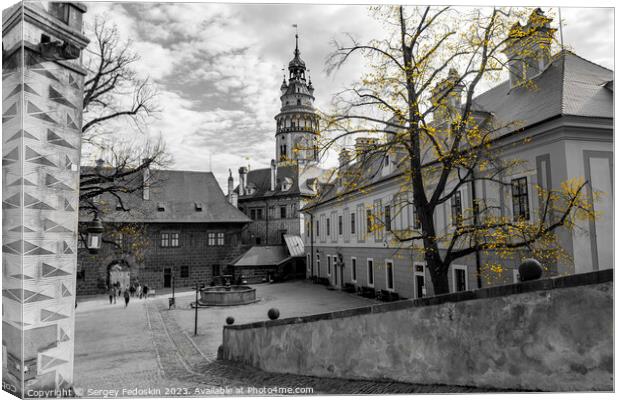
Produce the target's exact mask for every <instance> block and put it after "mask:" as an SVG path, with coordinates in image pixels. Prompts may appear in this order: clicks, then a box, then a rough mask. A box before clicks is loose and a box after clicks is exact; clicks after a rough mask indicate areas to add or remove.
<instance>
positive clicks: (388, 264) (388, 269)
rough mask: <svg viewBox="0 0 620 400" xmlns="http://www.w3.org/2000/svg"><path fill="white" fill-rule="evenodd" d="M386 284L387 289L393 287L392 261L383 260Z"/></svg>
mask: <svg viewBox="0 0 620 400" xmlns="http://www.w3.org/2000/svg"><path fill="white" fill-rule="evenodd" d="M385 274H386V286H387V288H388V289H389V290H392V289H394V263H393V262H392V261H386V262H385Z"/></svg>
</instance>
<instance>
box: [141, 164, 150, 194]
mask: <svg viewBox="0 0 620 400" xmlns="http://www.w3.org/2000/svg"><path fill="white" fill-rule="evenodd" d="M148 162H149V159H148V158H143V159H142V165H144V164H147V163H148ZM149 165H150V164H149ZM150 186H151V170H150V169H149V168H144V169H143V170H142V200H150V198H151V188H150Z"/></svg>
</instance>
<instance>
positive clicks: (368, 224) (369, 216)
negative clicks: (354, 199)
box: [366, 210, 372, 233]
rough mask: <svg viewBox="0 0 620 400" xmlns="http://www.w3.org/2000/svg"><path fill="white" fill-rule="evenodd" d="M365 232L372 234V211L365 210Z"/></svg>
mask: <svg viewBox="0 0 620 400" xmlns="http://www.w3.org/2000/svg"><path fill="white" fill-rule="evenodd" d="M366 232H368V233H370V232H372V210H366Z"/></svg>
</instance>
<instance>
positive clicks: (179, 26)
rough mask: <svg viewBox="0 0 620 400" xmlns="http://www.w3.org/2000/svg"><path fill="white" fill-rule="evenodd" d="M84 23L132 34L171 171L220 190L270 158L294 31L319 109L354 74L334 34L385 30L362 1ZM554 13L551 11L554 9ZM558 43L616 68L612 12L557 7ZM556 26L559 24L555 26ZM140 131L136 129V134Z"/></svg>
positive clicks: (161, 11) (100, 8)
mask: <svg viewBox="0 0 620 400" xmlns="http://www.w3.org/2000/svg"><path fill="white" fill-rule="evenodd" d="M87 5H88V13H87V14H86V20H85V23H87V24H88V23H92V20H93V18H94V17H95V16H96V15H102V14H103V15H105V16H106V18H107V19H108V20H109V21H110V22H113V23H115V24H116V25H117V26H118V28H119V30H120V32H121V33H122V35H123V36H124V37H126V38H131V40H132V41H133V49H134V50H135V51H136V52H137V53H138V54H139V55H140V57H141V59H140V61H139V62H137V63H136V68H137V70H138V72H139V73H140V74H141V75H143V76H149V77H150V78H151V79H152V80H153V81H154V82H155V84H156V85H157V86H158V89H159V91H160V97H159V103H160V107H161V109H162V111H161V113H160V114H159V115H158V117H157V119H154V120H152V121H151V123H150V127H149V129H150V132H151V134H152V135H157V134H161V135H162V136H163V138H164V139H165V141H166V144H167V147H168V150H169V152H170V153H171V154H172V156H173V158H174V164H173V165H172V166H171V168H173V169H182V170H198V171H208V170H212V171H213V172H214V174H215V176H216V177H217V179H218V181H219V182H220V185H221V186H222V188H223V189H224V190H225V188H226V183H225V182H226V178H227V176H228V169H229V168H230V169H232V170H233V176H234V177H235V182H236V181H237V173H236V171H237V169H238V167H239V166H241V165H248V164H249V165H250V166H251V168H252V169H254V168H263V167H267V166H268V165H269V161H270V160H271V159H272V158H274V157H275V137H274V134H275V120H274V116H275V115H276V114H277V113H278V111H279V107H280V104H279V94H280V93H279V88H280V84H281V82H282V71H281V70H282V68H283V66H285V65H287V64H288V62H289V61H290V59H291V58H292V56H293V50H294V45H295V38H294V34H295V31H294V28H292V27H291V25H292V24H298V25H299V35H300V43H299V46H300V50H301V57H302V59H304V60H305V62H306V65H307V67H308V68H309V69H310V71H311V73H310V74H311V77H312V82H313V84H314V87H315V97H316V98H317V99H316V105H317V106H318V107H319V108H324V107H326V106H327V105H328V104H329V102H330V100H331V98H332V95H333V94H334V93H336V92H337V91H339V90H341V89H343V88H344V87H346V86H347V85H348V84H349V83H350V82H351V81H352V80H355V79H356V78H358V77H359V76H360V73H361V72H362V71H363V68H364V65H363V62H361V60H360V61H359V62H350V63H348V64H347V65H346V66H345V68H343V69H341V70H340V71H338V72H337V73H335V74H332V75H329V76H327V74H326V72H325V69H324V62H325V58H326V56H327V54H328V53H329V52H330V51H331V50H333V45H332V44H331V41H332V39H333V38H335V37H336V38H337V37H342V35H343V34H344V33H353V34H355V35H356V36H357V37H358V38H360V39H362V40H363V39H367V38H370V37H378V36H379V35H380V34H381V26H380V25H379V24H378V23H377V22H376V21H375V20H374V19H373V18H372V17H370V16H369V13H368V10H367V6H362V5H301V4H283V5H282V4H280V5H278V4H272V5H251V4H209V3H174V4H170V3H166V4H162V3H114V2H110V3H87ZM556 12H557V9H556ZM562 19H563V20H564V42H565V44H566V45H567V46H568V47H569V48H571V49H572V50H573V51H575V52H576V53H577V54H579V55H581V56H582V57H585V58H587V59H589V60H591V61H594V62H596V63H599V64H601V65H603V66H605V67H608V68H612V69H613V22H614V21H613V10H612V9H610V8H562ZM554 24H557V21H554ZM136 134H137V133H136Z"/></svg>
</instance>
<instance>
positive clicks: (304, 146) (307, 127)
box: [275, 34, 319, 165]
mask: <svg viewBox="0 0 620 400" xmlns="http://www.w3.org/2000/svg"><path fill="white" fill-rule="evenodd" d="M288 70H289V77H288V83H287V81H286V77H285V78H284V80H283V82H282V86H281V87H280V90H281V92H282V95H281V96H280V100H281V101H282V106H281V108H280V113H279V114H278V115H276V117H275V119H276V159H277V160H278V164H280V165H286V164H290V163H294V164H301V165H303V164H306V163H308V162H313V161H318V149H317V136H318V132H319V116H318V114H317V113H316V110H315V108H314V87H312V82H311V80H310V77H309V76H308V79H306V72H307V69H306V63H305V62H304V61H303V60H302V59H301V58H300V52H299V36H298V35H297V34H296V35H295V52H294V58H293V59H292V60H291V62H289V64H288Z"/></svg>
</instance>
